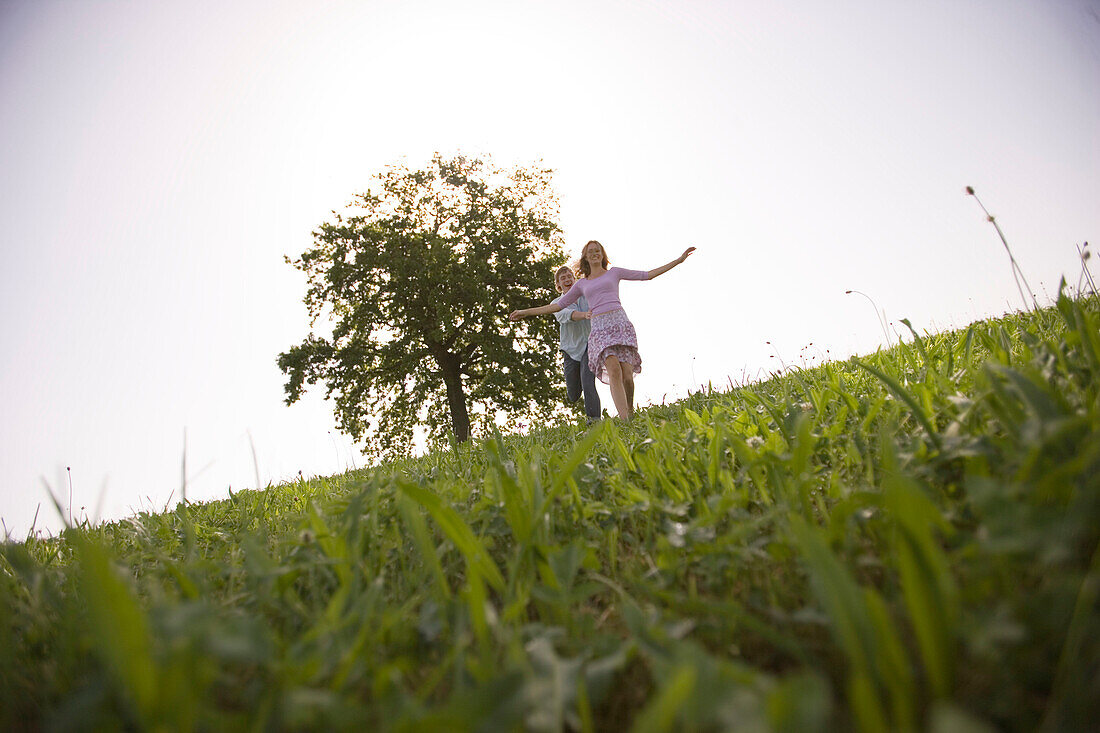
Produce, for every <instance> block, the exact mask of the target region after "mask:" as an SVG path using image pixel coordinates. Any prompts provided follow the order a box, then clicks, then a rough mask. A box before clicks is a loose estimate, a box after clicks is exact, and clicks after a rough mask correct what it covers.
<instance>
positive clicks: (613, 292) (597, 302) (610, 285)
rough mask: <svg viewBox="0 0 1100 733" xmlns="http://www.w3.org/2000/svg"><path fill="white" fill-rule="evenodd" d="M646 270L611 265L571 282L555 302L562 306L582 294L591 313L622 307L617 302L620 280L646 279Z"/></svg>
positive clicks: (647, 275)
mask: <svg viewBox="0 0 1100 733" xmlns="http://www.w3.org/2000/svg"><path fill="white" fill-rule="evenodd" d="M648 279H649V271H648V270H624V269H623V268H621V267H612V268H611V269H610V270H608V271H607V272H605V273H604V274H602V275H600V276H599V277H597V278H595V279H593V280H589V279H588V278H581V279H580V280H578V281H577V282H575V283H573V287H571V288H569V291H568V292H567V293H566V294H565V295H563V296H561V297H560V298H558V299H557V300H556V301H554V302H555V303H557V304H558V305H560V306H561V307H562V308H564V307H565V306H567V305H569V304H570V303H573V302H575V301H576V300H577V298H579V297H581V296H582V295H583V296H584V297H585V298H587V299H588V305H589V309H590V310H591V311H592V314H593V315H598V314H600V313H607V312H608V311H613V310H615V309H616V308H622V307H623V304H622V303H620V302H619V281H620V280H648Z"/></svg>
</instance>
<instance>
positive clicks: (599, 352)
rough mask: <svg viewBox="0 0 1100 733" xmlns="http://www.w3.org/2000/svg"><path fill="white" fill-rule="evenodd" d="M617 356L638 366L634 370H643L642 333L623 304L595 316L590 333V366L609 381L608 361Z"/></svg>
mask: <svg viewBox="0 0 1100 733" xmlns="http://www.w3.org/2000/svg"><path fill="white" fill-rule="evenodd" d="M609 356H614V357H617V358H618V360H619V361H620V362H621V363H622V364H623V367H624V368H626V365H628V364H629V365H630V366H632V367H633V368H634V374H640V373H641V371H642V356H641V354H639V353H638V334H636V333H635V332H634V324H633V323H631V322H630V319H629V318H627V317H626V311H624V310H623V309H622V308H619V309H618V310H613V311H608V312H607V313H600V314H599V315H595V316H592V332H591V333H590V334H589V335H588V368H589V369H591V370H592V373H593V374H595V375H596V377H597V378H598V379H599V380H600V381H601V382H603V383H604V384H607V383H608V382H607V369H605V368H604V362H606V361H607V357H609Z"/></svg>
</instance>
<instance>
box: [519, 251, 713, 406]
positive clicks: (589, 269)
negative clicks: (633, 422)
mask: <svg viewBox="0 0 1100 733" xmlns="http://www.w3.org/2000/svg"><path fill="white" fill-rule="evenodd" d="M694 251H695V248H694V247H688V248H687V249H686V250H684V253H683V254H682V255H680V256H679V257H677V258H676V259H674V260H673V261H672V262H669V263H668V264H667V265H662V266H661V267H658V268H657V269H655V270H648V271H646V270H624V269H623V268H621V267H611V268H608V261H607V252H606V251H604V248H603V245H602V244H600V243H599V242H597V241H596V240H594V239H593V240H592V241H590V242H589V243H588V244H586V245H584V249H583V250H581V262H580V274H581V275H583V277H582V278H581V279H580V280H577V282H576V283H574V284H573V287H571V288H570V289H569V291H568V292H566V294H565V295H563V296H561V297H560V298H558V299H557V300H555V301H554V302H552V303H550V304H549V305H543V306H539V307H537V308H526V309H524V310H517V311H512V313H510V314H509V315H508V317H509V318H510V319H511V320H513V321H518V320H519V319H521V318H526V317H527V316H542V315H547V314H549V313H557V312H558V311H560V310H561V309H562V308H564V307H565V306H568V305H571V304H572V303H575V302H576V301H577V299H578V298H580V297H581V296H582V295H583V296H584V297H585V298H586V299H587V300H588V306H589V310H590V313H591V314H592V332H591V333H590V334H589V336H588V363H589V367H590V368H591V369H592V372H593V373H594V374H595V375H596V376H597V377H598V378H599V380H600V381H601V382H603V383H604V384H606V385H608V386H609V387H610V388H611V399H612V401H613V402H614V403H615V409H616V410H617V411H618V413H619V419H621V420H623V421H627V420H630V418H631V417H633V415H634V375H635V374H637V373H639V372H641V371H642V357H641V355H640V354H639V353H638V336H637V334H636V333H635V332H634V325H633V324H632V323H631V322H630V319H629V318H627V317H626V311H624V310H623V306H622V303H620V302H619V282H620V281H622V280H652V279H653V278H655V277H657V276H658V275H663V274H664V273H666V272H668V271H669V270H671V269H672V268H673V267H676V265H679V264H680V263H682V262H683V261H684V260H686V259H687V258H688V257H689V256H690V255H691V253H692V252H694Z"/></svg>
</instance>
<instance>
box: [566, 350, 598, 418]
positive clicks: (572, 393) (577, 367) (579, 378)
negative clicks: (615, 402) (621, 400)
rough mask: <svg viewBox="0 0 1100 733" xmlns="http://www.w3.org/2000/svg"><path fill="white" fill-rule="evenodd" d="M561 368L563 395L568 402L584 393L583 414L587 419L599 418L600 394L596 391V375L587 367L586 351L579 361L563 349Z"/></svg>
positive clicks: (574, 400)
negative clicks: (563, 382)
mask: <svg viewBox="0 0 1100 733" xmlns="http://www.w3.org/2000/svg"><path fill="white" fill-rule="evenodd" d="M561 368H562V371H563V372H565V396H566V398H567V399H568V400H569V401H570V402H576V401H577V399H578V398H579V397H580V396H581V393H582V392H583V393H584V414H585V415H587V416H588V419H589V421H591V420H598V419H599V418H600V395H599V394H597V393H596V375H595V374H593V373H592V370H591V369H589V368H588V352H587V351H585V352H584V355H583V356H582V357H581V360H580V361H575V360H574V359H573V357H571V356H569V354H567V353H565V352H564V351H563V352H561Z"/></svg>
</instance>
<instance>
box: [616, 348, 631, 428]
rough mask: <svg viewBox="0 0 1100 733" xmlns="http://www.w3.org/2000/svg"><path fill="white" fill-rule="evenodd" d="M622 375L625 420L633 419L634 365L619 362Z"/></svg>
mask: <svg viewBox="0 0 1100 733" xmlns="http://www.w3.org/2000/svg"><path fill="white" fill-rule="evenodd" d="M619 369H620V371H622V373H623V391H624V392H626V407H627V419H628V420H629V419H630V418H632V417H634V365H633V364H623V363H621V362H620V364H619Z"/></svg>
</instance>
